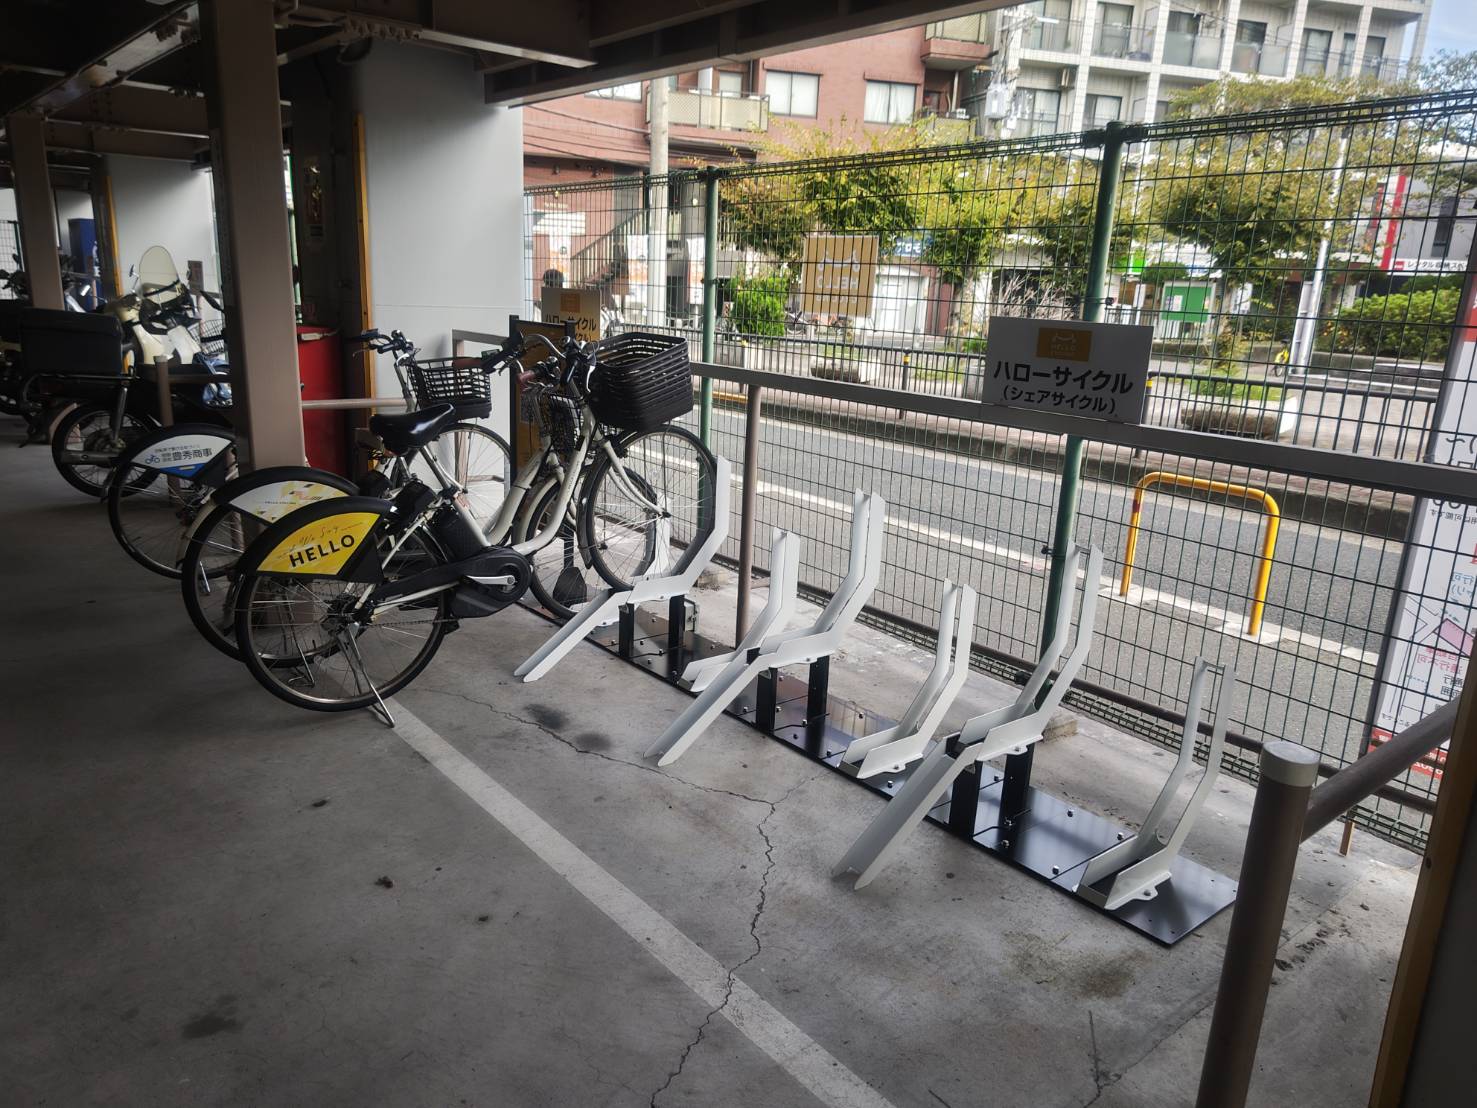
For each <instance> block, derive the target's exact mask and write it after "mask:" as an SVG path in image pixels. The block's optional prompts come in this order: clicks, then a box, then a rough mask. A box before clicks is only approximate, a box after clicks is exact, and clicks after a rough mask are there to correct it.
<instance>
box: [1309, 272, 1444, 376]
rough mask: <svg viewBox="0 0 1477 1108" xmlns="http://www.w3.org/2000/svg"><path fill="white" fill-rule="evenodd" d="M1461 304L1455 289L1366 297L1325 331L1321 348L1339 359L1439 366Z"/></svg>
mask: <svg viewBox="0 0 1477 1108" xmlns="http://www.w3.org/2000/svg"><path fill="white" fill-rule="evenodd" d="M1460 300H1461V292H1460V291H1459V290H1457V289H1453V288H1436V289H1431V290H1428V291H1424V292H1414V293H1406V292H1395V293H1391V294H1390V295H1388V296H1362V297H1360V298H1359V299H1358V300H1356V301H1354V303H1352V304H1350V305H1349V306H1348V307H1347V308H1344V309H1343V310H1342V311H1340V312H1339V313H1338V315H1337V316H1336V317H1335V318H1334V320H1333V321H1332V322H1331V323H1328V324H1325V325H1324V326H1323V328H1322V333H1321V335H1320V336H1319V346H1321V347H1322V348H1323V349H1325V350H1333V351H1337V352H1338V353H1341V354H1350V353H1352V354H1375V355H1379V356H1382V357H1389V358H1418V359H1421V360H1423V361H1440V360H1442V359H1443V358H1445V357H1446V348H1447V346H1448V345H1449V344H1450V342H1451V331H1452V327H1453V326H1454V325H1455V323H1456V313H1457V306H1458V303H1459V302H1460Z"/></svg>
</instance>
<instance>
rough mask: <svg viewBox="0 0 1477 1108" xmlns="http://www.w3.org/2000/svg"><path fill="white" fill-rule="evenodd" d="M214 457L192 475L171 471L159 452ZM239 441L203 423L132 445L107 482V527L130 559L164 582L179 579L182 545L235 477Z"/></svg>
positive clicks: (182, 426)
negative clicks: (182, 451)
mask: <svg viewBox="0 0 1477 1108" xmlns="http://www.w3.org/2000/svg"><path fill="white" fill-rule="evenodd" d="M176 444H177V445H178V446H180V447H182V448H185V449H189V450H194V451H197V452H207V451H209V452H213V453H211V454H210V456H209V458H208V459H206V460H205V461H204V462H203V463H200V464H195V461H194V460H190V461H188V462H187V463H186V467H188V466H191V465H193V466H194V468H193V470H191V471H190V472H183V471H181V470H180V469H179V468H177V467H173V466H169V465H168V464H167V463H168V459H166V458H164V457H161V456H158V455H157V453H156V451H157V448H166V449H167V448H168V447H170V446H171V445H176ZM235 446H236V441H235V436H234V435H232V434H231V433H230V431H228V430H226V429H225V428H222V427H217V426H214V425H212V424H205V423H186V424H176V425H175V426H173V427H161V428H160V429H159V430H157V431H155V432H153V433H152V434H149V435H145V436H144V437H143V438H142V439H139V440H138V441H137V442H135V443H133V444H131V445H130V446H129V448H128V449H127V450H126V451H124V452H123V454H122V455H121V456H120V457H119V458H118V461H117V463H116V464H115V465H114V466H113V472H112V475H111V476H110V477H109V479H108V491H107V502H108V525H109V526H110V527H111V528H112V529H113V537H114V538H116V539H117V540H118V545H119V546H121V547H123V550H124V552H125V553H127V555H128V556H129V557H130V558H132V559H133V560H134V561H135V562H137V563H138V564H139V565H141V566H143V567H144V568H145V569H147V570H149V571H151V572H153V573H157V574H159V575H160V576H161V577H170V578H176V579H177V578H178V577H179V576H180V561H181V558H182V556H183V553H184V545H185V543H184V540H185V537H186V535H188V533H189V529H190V526H191V524H193V523H194V521H195V518H196V517H197V516H198V515H199V514H200V513H201V512H202V511H204V510H205V505H206V504H207V502H208V501H209V499H210V496H211V494H212V493H213V492H214V491H215V490H216V489H217V488H220V487H221V486H222V485H224V484H226V483H227V481H228V480H229V478H230V476H231V475H232V474H234V471H235V453H234V451H235Z"/></svg>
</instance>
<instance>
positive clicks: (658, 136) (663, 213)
mask: <svg viewBox="0 0 1477 1108" xmlns="http://www.w3.org/2000/svg"><path fill="white" fill-rule="evenodd" d="M650 88H651V92H650V96H651V208H650V211H649V212H648V213H647V220H648V222H647V228H646V231H647V248H646V282H647V292H646V303H647V315H648V322H649V323H652V324H655V325H656V326H659V327H664V326H666V323H667V79H666V78H665V77H655V78H653V79H652V81H651V83H650Z"/></svg>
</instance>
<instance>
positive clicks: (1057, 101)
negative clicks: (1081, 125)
mask: <svg viewBox="0 0 1477 1108" xmlns="http://www.w3.org/2000/svg"><path fill="white" fill-rule="evenodd" d="M1015 111H1016V120H1017V122H1018V123H1020V124H1024V125H1025V126H1023V127H1022V128H1021V129H1020V130H1018V131H1017V132H1016V133H1017V134H1019V135H1022V136H1024V135H1052V134H1055V133H1056V129H1057V126H1058V123H1059V118H1060V116H1061V111H1062V94H1061V93H1060V92H1059V91H1057V90H1056V89H1053V88H1020V89H1016V93H1015Z"/></svg>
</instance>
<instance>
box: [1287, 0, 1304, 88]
mask: <svg viewBox="0 0 1477 1108" xmlns="http://www.w3.org/2000/svg"><path fill="white" fill-rule="evenodd" d="M1307 22H1308V0H1297V3H1296V4H1294V5H1293V8H1292V31H1291V32H1290V34H1291V35H1292V45H1291V46H1290V47H1288V50H1287V76H1288V77H1296V76H1297V75H1298V66H1300V65H1302V64H1303V28H1304V27H1305V26H1306V25H1307Z"/></svg>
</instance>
